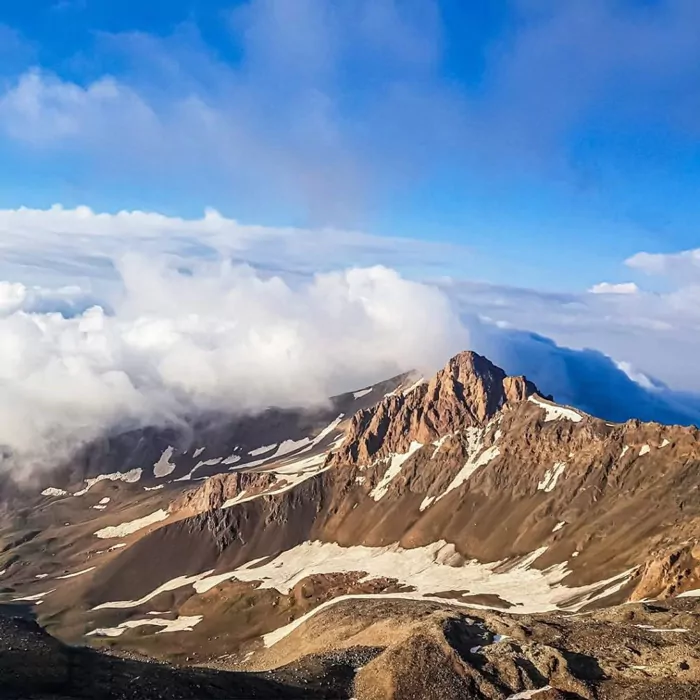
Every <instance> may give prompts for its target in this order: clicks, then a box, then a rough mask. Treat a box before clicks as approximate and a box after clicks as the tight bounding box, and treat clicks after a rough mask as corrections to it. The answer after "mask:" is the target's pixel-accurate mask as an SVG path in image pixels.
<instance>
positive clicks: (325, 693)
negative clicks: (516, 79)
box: [0, 352, 700, 700]
mask: <svg viewBox="0 0 700 700" xmlns="http://www.w3.org/2000/svg"><path fill="white" fill-rule="evenodd" d="M302 403H304V402H302V401H300V404H302ZM42 480H43V481H41V483H36V484H32V485H31V486H27V485H23V486H21V487H20V486H17V485H15V484H10V483H7V484H5V485H4V487H3V499H4V505H3V510H2V520H1V527H2V529H1V531H0V536H1V537H2V541H1V542H2V544H1V546H2V553H1V554H0V594H2V598H0V606H1V608H2V615H3V616H4V617H3V618H2V619H1V620H0V622H1V623H2V634H0V638H1V645H0V665H1V668H2V674H0V694H2V695H3V696H4V697H32V698H33V697H36V698H39V697H46V698H49V697H51V698H54V697H66V698H73V697H76V698H77V697H114V698H141V697H143V698H146V697H149V698H151V697H176V698H223V697H226V698H287V697H289V698H294V697H299V698H302V697H303V698H348V699H349V698H356V699H357V700H390V699H394V698H396V699H397V700H404V699H409V698H416V699H422V698H426V699H431V698H436V699H437V698H439V699H440V700H451V699H453V698H454V699H455V700H456V699H458V698H459V699H463V698H475V699H489V700H497V699H502V698H503V699H505V698H511V699H512V700H515V699H516V698H537V700H550V699H554V698H561V699H563V698H587V699H588V698H590V699H594V698H601V699H606V698H611V699H612V698H615V699H617V698H619V699H622V700H625V699H627V698H629V699H632V698H649V699H650V700H651V699H657V698H658V699H663V698H669V699H671V698H674V699H675V698H680V699H683V698H688V699H690V698H697V697H700V614H699V613H700V435H699V434H698V430H697V429H696V428H692V427H690V428H689V427H678V426H669V425H661V424H657V423H642V422H639V421H629V422H627V423H620V424H618V423H611V422H608V421H604V420H601V419H599V418H596V417H595V416H590V415H587V414H585V413H583V412H582V411H580V410H578V409H576V408H573V407H569V406H563V405H559V404H557V403H556V402H555V400H554V398H553V397H551V396H545V395H543V394H542V393H541V392H540V391H539V390H538V388H537V387H536V386H535V385H534V384H532V383H531V382H529V381H528V380H527V379H526V378H525V377H512V376H507V375H506V373H505V372H503V370H501V369H500V368H498V367H496V366H495V365H493V364H492V363H491V362H490V361H489V360H488V359H486V358H484V357H482V356H480V355H477V354H475V353H473V352H463V353H460V354H459V355H457V356H455V357H453V358H452V359H450V360H449V361H448V362H447V364H446V365H445V367H444V368H443V369H441V370H440V371H439V372H437V374H435V375H434V376H432V377H423V376H421V375H419V374H418V373H415V372H411V373H408V374H405V375H401V376H398V377H394V378H390V379H387V380H386V381H384V382H381V383H379V384H376V385H372V386H367V387H361V388H358V389H357V390H355V391H353V392H349V393H347V394H343V395H341V396H336V397H333V398H331V399H329V400H328V401H327V402H326V403H325V404H324V405H322V406H319V407H317V408H314V409H313V410H311V409H303V410H302V409H299V410H293V409H284V410H283V409H269V410H267V411H265V412H263V413H258V414H256V415H252V416H250V415H248V416H225V415H217V416H206V417H200V418H198V420H197V421H193V422H192V424H191V425H188V426H187V428H186V429H184V428H178V429H174V428H173V429H168V430H163V429H155V428H148V429H140V430H133V431H130V432H128V433H123V434H119V435H111V436H106V437H105V438H104V439H103V440H102V441H100V442H99V443H93V444H90V445H87V446H86V447H85V448H84V449H83V450H82V451H81V452H80V453H79V454H77V455H75V456H74V457H73V458H72V459H71V460H70V461H69V462H68V463H63V464H57V465H56V468H55V469H54V470H52V471H51V472H48V473H46V474H44V475H43V476H42ZM30 668H31V669H41V670H40V672H39V671H37V672H32V673H28V672H27V669H30ZM105 679H112V680H110V681H107V680H105Z"/></svg>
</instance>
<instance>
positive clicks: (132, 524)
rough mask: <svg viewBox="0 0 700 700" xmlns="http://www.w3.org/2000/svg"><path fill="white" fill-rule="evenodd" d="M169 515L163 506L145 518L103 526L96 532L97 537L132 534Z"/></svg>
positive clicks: (104, 538)
mask: <svg viewBox="0 0 700 700" xmlns="http://www.w3.org/2000/svg"><path fill="white" fill-rule="evenodd" d="M167 517H168V513H167V512H166V511H164V510H163V509H162V508H161V509H160V510H157V511H156V512H155V513H151V514H150V515H145V516H144V517H143V518H137V519H136V520H131V521H129V522H127V523H122V524H121V525H112V526H110V527H103V528H102V529H101V530H98V531H97V532H96V533H95V536H96V537H99V538H100V539H103V540H106V539H110V538H112V537H126V536H127V535H131V534H133V533H134V532H137V531H138V530H142V529H143V528H144V527H148V526H149V525H153V524H154V523H159V522H161V521H162V520H165V519H166V518H167Z"/></svg>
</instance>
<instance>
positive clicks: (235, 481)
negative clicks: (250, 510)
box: [168, 472, 277, 515]
mask: <svg viewBox="0 0 700 700" xmlns="http://www.w3.org/2000/svg"><path fill="white" fill-rule="evenodd" d="M276 481H277V477H276V476H275V474H273V473H271V472H233V473H232V474H217V475H216V476H213V477H211V479H207V481H205V482H204V484H203V485H202V486H200V487H198V488H196V489H193V490H191V491H188V492H186V493H184V494H183V495H182V496H181V497H180V498H178V499H177V500H176V501H174V502H173V503H172V505H171V506H170V507H169V509H168V510H169V511H170V512H171V513H178V514H180V515H195V514H197V513H204V512H207V511H210V510H216V509H217V508H221V506H222V505H223V504H224V503H225V502H226V501H228V500H229V499H231V498H235V497H236V496H239V495H240V494H241V493H242V492H243V491H245V492H246V494H247V495H251V496H254V495H256V494H259V493H262V492H263V491H265V489H268V488H269V487H270V486H272V485H273V484H275V483H276ZM183 511H184V512H183Z"/></svg>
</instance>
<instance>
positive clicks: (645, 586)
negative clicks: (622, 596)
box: [630, 542, 700, 600]
mask: <svg viewBox="0 0 700 700" xmlns="http://www.w3.org/2000/svg"><path fill="white" fill-rule="evenodd" d="M695 588H700V544H698V543H697V542H688V543H685V544H683V545H681V546H677V547H673V548H672V549H671V550H670V551H666V552H664V553H663V554H661V555H659V556H657V557H654V558H653V559H650V560H649V561H648V562H647V564H646V565H645V566H644V569H643V571H642V574H641V576H640V579H639V583H638V584H637V586H636V588H635V589H634V591H633V592H632V594H631V595H630V600H648V599H650V598H656V599H661V598H670V597H672V596H675V595H678V594H679V593H683V592H684V591H688V590H692V589H695Z"/></svg>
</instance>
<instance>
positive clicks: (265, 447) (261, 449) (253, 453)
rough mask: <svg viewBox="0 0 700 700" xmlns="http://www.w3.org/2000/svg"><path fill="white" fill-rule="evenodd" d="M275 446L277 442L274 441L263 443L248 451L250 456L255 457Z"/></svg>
mask: <svg viewBox="0 0 700 700" xmlns="http://www.w3.org/2000/svg"><path fill="white" fill-rule="evenodd" d="M275 447H277V443H276V442H274V443H272V445H263V446H262V447H256V448H255V449H254V450H250V452H248V454H249V455H251V457H257V456H258V455H261V454H265V452H271V451H272V450H274V449H275Z"/></svg>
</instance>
